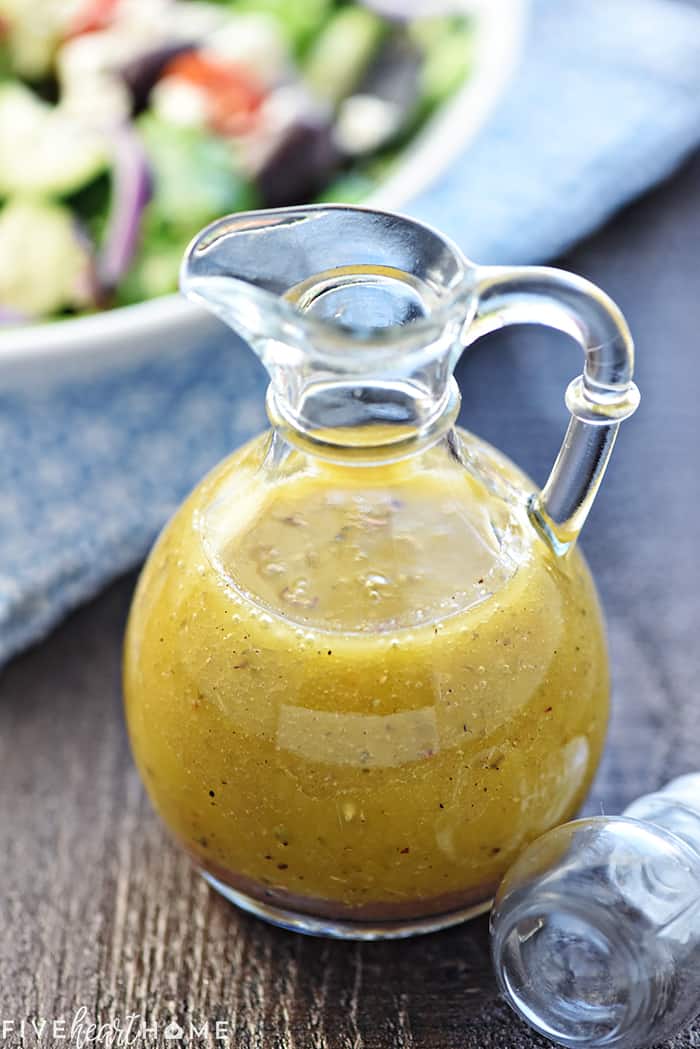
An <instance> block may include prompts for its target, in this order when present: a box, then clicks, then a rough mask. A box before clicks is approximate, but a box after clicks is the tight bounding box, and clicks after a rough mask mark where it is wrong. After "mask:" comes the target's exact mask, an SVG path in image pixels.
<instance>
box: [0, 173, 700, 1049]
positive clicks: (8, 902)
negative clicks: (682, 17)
mask: <svg viewBox="0 0 700 1049" xmlns="http://www.w3.org/2000/svg"><path fill="white" fill-rule="evenodd" d="M699 200H700V159H696V160H695V161H694V162H693V163H691V164H689V165H688V166H687V167H686V168H685V170H684V171H682V172H681V173H680V175H678V176H677V177H676V178H675V179H674V180H673V181H672V182H670V183H669V184H667V185H666V186H663V187H661V188H660V189H658V190H657V191H655V192H654V193H653V194H652V195H651V196H649V197H647V198H646V199H645V200H643V201H641V202H640V203H638V204H636V205H634V206H633V207H632V208H630V209H629V210H628V211H626V212H625V213H624V214H622V215H621V216H619V217H618V218H617V219H616V220H615V221H614V222H613V223H612V224H611V225H610V226H609V227H608V228H607V229H606V230H605V231H603V232H602V233H600V234H599V235H597V236H595V237H594V238H593V239H591V240H590V241H589V242H588V243H586V244H585V245H583V246H581V247H580V248H579V249H578V250H576V251H575V252H574V253H573V254H571V255H570V256H569V257H568V258H567V259H564V260H563V263H562V264H563V265H566V266H569V267H570V268H572V269H574V270H576V271H578V272H580V273H583V274H584V275H586V276H588V277H590V278H592V279H593V280H596V281H597V282H598V283H600V284H602V285H603V286H604V287H605V288H606V289H607V290H608V291H609V292H610V293H611V294H612V295H613V296H614V297H615V298H617V300H618V301H619V303H620V304H621V306H622V307H623V309H624V310H625V311H626V313H627V316H628V318H629V321H630V324H631V326H632V329H633V331H634V334H635V336H636V340H637V344H638V348H639V358H638V379H639V385H640V387H641V389H642V393H643V406H642V408H641V409H640V411H639V412H638V414H637V416H636V417H635V418H634V419H632V420H631V421H630V422H629V423H626V424H625V425H624V427H623V429H622V433H621V438H620V441H619V444H618V447H617V449H616V451H615V454H614V456H613V463H612V466H611V469H610V471H609V474H608V477H607V479H606V482H605V485H604V487H603V490H602V492H601V494H600V496H599V499H598V503H597V505H596V507H595V509H594V511H593V513H592V515H591V519H590V521H589V523H588V525H587V528H586V533H585V540H584V547H585V549H586V551H587V553H588V556H589V559H590V562H591V564H592V567H593V570H594V573H595V574H596V577H597V580H598V583H599V586H600V590H601V594H602V598H603V602H604V605H605V608H606V611H607V615H608V621H609V628H610V645H611V654H612V661H613V671H614V715H613V719H612V724H611V731H610V737H609V744H608V749H607V752H606V758H605V761H604V764H603V768H602V770H601V772H600V775H599V777H598V779H597V782H596V785H595V788H594V791H593V794H592V796H591V799H590V800H589V805H588V808H589V810H595V811H600V809H601V808H604V809H605V810H606V811H608V812H615V811H619V809H620V808H621V807H622V806H624V804H625V803H626V802H628V801H629V800H631V799H632V798H633V797H634V796H635V795H637V794H639V793H640V792H642V791H644V790H647V789H650V788H654V787H656V786H658V785H659V784H661V783H662V782H663V781H664V780H666V779H667V778H669V777H671V776H674V775H677V774H680V773H682V772H685V771H688V770H690V769H693V768H700V714H699V712H698V706H699V705H698V688H699V683H700V637H699V636H698V618H699V617H698V612H699V610H700V599H699V597H698V594H699V593H700V569H699V567H698V528H699V521H700V472H699V469H698V456H699V453H700V421H699V415H698V402H699V398H700V345H699V334H698V333H699V332H700V247H699V246H700V208H699V207H698V201H699ZM579 366H580V362H579V361H578V359H577V357H576V351H575V350H574V349H572V348H571V347H570V346H569V345H568V344H567V342H566V341H565V340H564V339H562V338H560V337H557V336H554V335H550V334H548V333H543V332H540V331H533V330H532V329H530V330H528V331H524V330H522V329H521V330H519V331H514V332H510V333H509V334H508V335H505V336H494V337H492V338H490V339H489V340H487V341H485V342H483V344H480V345H479V346H478V347H477V348H475V349H474V350H473V351H472V353H471V354H470V355H469V357H468V358H467V359H465V360H463V362H462V365H461V367H460V376H459V377H460V383H461V386H462V389H463V393H464V407H463V415H462V418H463V421H464V423H465V424H466V425H467V426H468V427H470V428H472V429H474V430H475V431H476V432H478V433H481V434H482V435H484V436H486V437H487V438H489V439H490V440H492V441H493V442H494V443H495V444H497V445H499V446H500V447H502V448H504V449H505V450H506V451H507V452H509V453H510V454H511V455H512V456H513V457H514V458H515V459H517V460H518V461H519V462H520V463H521V464H522V465H523V466H525V467H526V468H527V469H528V470H530V471H531V472H532V473H533V474H534V476H535V477H537V478H538V479H542V478H543V477H544V476H545V474H546V471H547V468H548V466H549V463H550V462H551V460H552V457H553V455H554V453H555V451H556V448H557V446H558V443H559V440H560V438H561V433H562V427H563V423H564V417H565V415H564V409H563V393H564V388H565V385H566V382H567V381H568V379H569V378H570V377H571V376H572V375H574V374H575V373H576V372H577V370H578V368H579ZM496 391H498V393H497V394H496ZM133 582H134V580H133V578H128V579H125V580H122V581H121V582H119V583H117V584H116V585H114V586H113V587H111V588H110V589H109V590H108V591H107V592H106V593H105V594H104V595H103V596H102V597H100V598H99V600H97V601H95V602H94V603H93V604H92V605H90V606H89V607H87V608H85V609H83V610H82V611H80V612H79V613H78V614H76V615H75V616H73V618H72V619H70V620H69V621H68V622H67V623H65V624H64V625H63V626H62V627H61V628H60V629H58V630H57V631H56V632H55V633H54V634H53V636H52V637H50V638H49V639H48V640H47V641H46V642H45V643H44V644H42V645H40V646H38V647H36V648H34V649H33V650H32V651H30V652H28V653H26V654H25V655H23V656H22V657H21V658H19V659H17V660H16V661H15V662H14V663H13V664H12V665H10V666H9V667H8V668H7V669H6V670H5V671H4V672H3V674H2V676H1V677H0V690H1V695H0V1049H5V1047H7V1049H10V1047H14V1046H20V1045H26V1046H33V1045H53V1044H55V1045H62V1044H64V1045H65V1044H68V1043H67V1042H62V1041H60V1040H58V1036H57V1035H55V1033H54V1034H53V1035H52V1034H51V1032H49V1033H48V1034H47V1033H46V1032H45V1034H44V1039H43V1040H42V1041H37V1040H36V1038H35V1037H34V1035H33V1033H32V1031H31V1029H28V1028H27V1027H26V1026H25V1031H24V1038H23V1037H22V1034H21V1031H20V1021H22V1020H25V1021H27V1020H29V1019H30V1018H43V1019H49V1020H53V1019H60V1018H65V1019H66V1021H67V1022H68V1025H70V1023H71V1021H72V1019H73V1017H74V1016H75V1014H76V1012H77V1011H78V1010H84V1012H81V1013H79V1014H78V1015H79V1017H82V1018H83V1020H84V1022H88V1021H94V1020H97V1021H100V1022H109V1021H111V1020H114V1019H115V1018H116V1019H119V1020H121V1021H123V1022H126V1016H127V1014H129V1013H135V1014H139V1016H140V1017H142V1018H143V1019H144V1021H145V1022H147V1023H148V1024H149V1025H152V1024H153V1023H154V1022H156V1021H160V1022H161V1030H160V1033H159V1035H158V1036H157V1037H156V1036H155V1034H153V1033H150V1034H147V1035H146V1036H145V1038H143V1039H142V1040H140V1041H137V1042H136V1044H138V1045H144V1046H149V1047H150V1046H156V1045H161V1044H163V1045H175V1044H178V1045H179V1044H187V1045H192V1046H210V1047H214V1046H221V1045H225V1044H227V1043H225V1042H224V1041H223V1040H218V1041H217V1038H216V1035H217V1029H216V1027H215V1024H216V1021H219V1022H220V1024H221V1025H222V1026H220V1027H219V1030H218V1033H219V1034H228V1037H229V1042H228V1044H229V1045H231V1046H235V1047H236V1049H249V1047H258V1046H259V1047H261V1049H262V1047H264V1049H276V1047H279V1049H409V1047H415V1049H492V1047H493V1049H521V1047H522V1049H525V1047H530V1046H542V1045H545V1044H546V1043H544V1041H542V1040H541V1039H538V1038H537V1037H535V1036H534V1035H533V1034H532V1033H531V1032H530V1031H529V1030H528V1029H527V1028H526V1027H525V1026H524V1025H522V1024H521V1023H520V1022H519V1021H518V1020H516V1019H515V1018H514V1017H513V1016H512V1015H511V1014H510V1012H509V1010H508V1009H507V1007H506V1006H505V1005H504V1004H503V1002H501V1001H500V1000H499V998H498V996H497V993H496V990H495V985H494V980H493V977H492V974H491V971H490V966H489V956H488V939H487V927H486V922H485V920H483V919H482V920H479V921H476V922H473V923H471V924H469V925H466V926H462V927H461V928H457V929H453V930H451V931H448V932H445V933H440V934H436V935H432V936H428V937H424V938H422V939H416V940H414V941H411V942H405V943H384V944H364V945H357V944H352V943H335V942H330V941H323V940H313V939H306V938H303V937H300V936H295V935H293V934H291V933H286V932H282V931H280V930H277V929H273V928H271V927H268V926H266V925H264V924H263V923H262V922H259V921H256V920H254V919H253V918H250V917H248V916H246V915H244V914H239V913H238V912H237V911H236V910H235V909H234V908H233V907H231V906H229V905H228V904H227V903H225V902H224V901H223V900H222V899H220V898H218V896H216V895H215V894H214V893H213V892H212V891H210V890H209V889H208V888H207V887H206V885H205V884H204V882H203V881H201V880H200V879H199V878H198V876H197V875H195V874H194V873H193V871H192V869H191V868H190V866H189V864H188V862H187V860H186V859H185V858H184V857H183V856H182V855H180V853H179V852H178V851H176V849H174V848H173V847H172V846H171V845H170V843H169V841H168V840H167V839H166V837H165V835H164V833H163V832H162V830H161V828H160V826H159V825H158V823H157V822H156V819H155V818H154V816H153V815H152V813H151V811H150V809H149V806H148V803H147V802H146V800H145V797H144V793H143V790H142V788H141V785H140V783H139V780H138V778H137V775H136V772H135V770H134V768H133V766H132V763H131V759H130V756H129V748H128V744H127V740H126V735H125V731H124V724H123V720H122V711H121V697H120V683H119V659H120V642H121V634H122V628H123V623H124V617H125V614H126V610H127V606H128V602H129V597H130V593H131V590H132V587H133ZM699 1008H700V1003H699ZM170 1018H176V1019H177V1020H178V1021H179V1022H180V1024H181V1025H182V1026H183V1027H184V1028H185V1030H186V1032H187V1033H188V1035H189V1023H190V1021H193V1022H194V1023H195V1024H196V1025H197V1027H200V1028H201V1027H202V1025H206V1026H207V1030H206V1031H204V1032H203V1033H201V1034H200V1035H195V1036H194V1037H189V1036H188V1037H187V1038H186V1039H184V1040H170V1041H167V1040H165V1038H164V1035H163V1031H162V1026H163V1025H164V1024H165V1023H167V1021H168V1020H169V1019H170ZM3 1021H4V1022H5V1024H6V1027H5V1035H4V1037H3V1027H2V1024H3ZM79 1022H80V1020H79ZM139 1022H140V1021H139ZM56 1030H57V1031H58V1032H59V1034H60V1031H61V1028H60V1026H59V1027H58V1028H56ZM52 1037H53V1039H54V1040H53V1041H52ZM672 1044H673V1045H674V1046H675V1047H676V1049H681V1047H683V1049H685V1047H690V1046H699V1045H700V1023H696V1025H695V1027H694V1028H693V1029H692V1030H691V1031H689V1032H686V1033H685V1034H683V1035H681V1036H679V1037H678V1038H677V1039H676V1040H675V1041H674V1042H673V1043H672Z"/></svg>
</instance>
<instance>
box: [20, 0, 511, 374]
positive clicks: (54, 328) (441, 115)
mask: <svg viewBox="0 0 700 1049" xmlns="http://www.w3.org/2000/svg"><path fill="white" fill-rule="evenodd" d="M460 3H461V4H463V5H464V7H465V8H466V9H469V10H471V11H473V12H474V13H475V15H476V19H477V21H476V26H477V29H476V43H475V47H474V67H473V69H472V72H471V75H470V76H469V78H468V80H467V81H466V83H465V84H464V85H463V87H461V88H460V90H459V91H458V92H457V93H456V94H455V95H454V96H453V97H452V98H451V99H450V100H449V101H448V102H446V103H445V104H444V105H443V106H441V107H440V108H439V109H438V110H437V112H436V113H435V115H434V116H433V117H432V118H431V119H430V120H429V121H428V122H427V123H426V124H425V125H424V127H423V128H422V129H421V131H420V132H419V133H418V135H416V137H415V138H414V139H413V141H412V142H411V143H410V144H409V145H408V146H407V147H406V148H405V150H404V151H403V152H402V153H401V156H400V160H399V163H398V164H397V166H396V169H395V171H393V172H392V174H391V175H389V177H388V178H387V179H386V180H385V181H384V182H382V183H381V185H380V186H378V187H377V188H376V190H374V191H373V192H372V193H370V194H368V196H367V197H366V198H365V199H363V200H362V202H361V203H362V206H363V207H368V208H374V207H377V208H384V209H392V210H395V209H398V208H401V207H402V206H404V205H405V204H407V203H408V202H409V201H410V200H412V199H413V198H415V197H417V196H418V195H419V194H420V193H422V192H424V191H425V190H426V189H428V188H429V186H430V185H431V184H432V183H433V182H434V181H435V180H436V179H437V178H438V177H439V175H440V174H441V173H442V172H444V171H445V169H446V168H447V167H448V166H449V164H450V162H451V161H452V160H454V159H456V157H457V156H458V155H459V154H460V152H461V151H462V150H464V148H465V146H466V145H467V144H468V143H469V141H470V140H471V139H473V138H474V136H475V135H476V133H477V131H478V130H479V129H480V127H481V126H482V125H483V123H484V121H485V119H486V117H487V116H488V114H489V113H490V112H491V109H492V108H493V106H494V105H495V103H496V101H497V99H498V98H499V97H500V96H501V94H502V93H503V90H504V88H505V86H506V84H507V82H508V80H509V78H510V76H511V74H512V72H513V69H514V67H515V64H516V61H517V58H518V55H519V53H520V49H521V41H522V37H523V33H524V27H525V21H526V15H527V8H528V6H529V0H460ZM477 100H478V104H477ZM455 126H458V127H459V129H460V133H459V134H454V128H455ZM203 316H204V311H203V309H202V307H200V306H197V305H195V304H194V303H190V302H188V301H187V300H186V299H184V298H183V296H182V295H181V294H180V293H179V292H172V293H170V294H168V295H161V296H158V297H157V298H154V299H147V300H145V301H143V302H139V303H134V304H133V305H130V306H120V307H117V308H115V309H112V310H104V311H101V312H98V313H92V314H89V315H87V316H83V317H69V318H66V319H59V320H54V321H44V322H42V323H38V324H31V325H28V326H26V327H19V328H14V329H11V330H9V331H5V332H0V367H4V366H5V365H10V364H20V365H22V366H25V365H30V364H36V365H38V364H40V363H54V364H58V363H59V362H60V360H61V359H62V358H64V357H67V356H69V357H70V358H71V359H75V357H76V356H80V357H83V356H87V355H91V356H93V357H94V356H98V355H100V356H101V351H103V350H104V348H105V345H111V346H114V347H116V346H124V345H125V344H126V345H128V344H129V343H130V342H132V341H133V340H139V341H141V340H144V339H148V338H149V337H153V336H156V335H158V336H161V337H162V335H163V334H164V332H166V331H167V330H172V329H179V328H181V327H182V325H183V324H185V325H188V324H193V323H195V324H196V323H197V322H198V321H201V318H202V317H203ZM100 344H102V345H100ZM94 363H95V362H93V364H94Z"/></svg>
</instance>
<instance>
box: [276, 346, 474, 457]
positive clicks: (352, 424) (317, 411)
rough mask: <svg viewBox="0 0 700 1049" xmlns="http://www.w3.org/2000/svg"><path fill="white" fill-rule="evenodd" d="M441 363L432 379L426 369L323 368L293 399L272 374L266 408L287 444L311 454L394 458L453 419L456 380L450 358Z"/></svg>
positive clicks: (414, 449)
mask: <svg viewBox="0 0 700 1049" xmlns="http://www.w3.org/2000/svg"><path fill="white" fill-rule="evenodd" d="M443 369H444V371H445V373H444V374H435V371H436V370H437V372H438V373H439V372H441V371H442V370H443ZM443 369H435V368H433V374H432V376H430V377H431V378H432V380H433V381H432V382H429V381H427V380H428V378H429V376H428V375H423V376H421V377H420V379H422V381H419V379H418V378H416V377H413V378H411V377H398V376H394V377H391V378H388V377H387V378H384V379H383V378H379V377H376V376H375V377H372V378H371V379H369V378H353V377H347V376H345V377H343V378H340V379H339V378H337V377H332V376H325V377H320V376H319V377H317V378H316V379H315V380H314V381H312V382H310V383H309V384H308V385H307V386H306V387H305V388H304V389H303V391H300V396H299V397H298V398H296V399H292V398H290V397H289V396H288V394H289V393H290V392H292V391H290V390H289V388H287V389H280V386H279V384H277V383H275V382H274V381H273V382H272V383H270V386H269V387H268V391H267V401H266V407H267V414H268V417H269V419H270V422H271V424H272V426H273V428H274V429H275V431H276V432H278V433H279V434H280V435H281V436H282V437H283V438H284V440H285V441H286V442H287V443H288V444H290V445H292V446H294V447H297V448H300V449H301V450H303V451H304V452H306V453H308V454H311V455H315V456H317V457H319V458H322V459H326V460H330V461H333V462H342V463H344V464H348V465H352V464H358V465H359V464H365V465H367V464H379V463H385V462H387V463H388V462H395V461H397V460H399V459H404V458H406V457H407V456H411V455H414V454H416V453H418V452H420V451H422V450H424V449H425V448H428V447H430V446H431V445H433V444H435V443H437V442H438V441H439V440H440V439H441V438H442V437H444V436H445V434H446V433H448V431H449V430H450V429H451V428H452V426H453V425H454V423H455V421H456V419H457V416H458V414H459V406H460V394H459V388H458V386H457V383H456V381H455V379H454V378H453V376H452V373H451V368H450V367H449V366H448V365H447V362H444V365H443ZM295 385H296V384H295Z"/></svg>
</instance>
